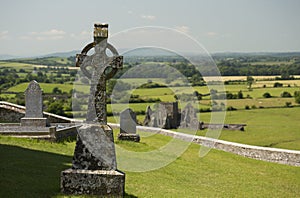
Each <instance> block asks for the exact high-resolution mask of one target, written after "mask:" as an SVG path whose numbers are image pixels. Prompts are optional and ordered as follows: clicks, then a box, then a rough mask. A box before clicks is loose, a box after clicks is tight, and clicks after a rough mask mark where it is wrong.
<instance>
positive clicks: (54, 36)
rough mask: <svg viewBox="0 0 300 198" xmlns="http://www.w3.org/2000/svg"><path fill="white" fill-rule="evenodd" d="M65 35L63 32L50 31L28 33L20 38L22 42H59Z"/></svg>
mask: <svg viewBox="0 0 300 198" xmlns="http://www.w3.org/2000/svg"><path fill="white" fill-rule="evenodd" d="M65 35H66V32H64V31H63V30H57V29H51V30H48V31H43V32H29V33H28V34H26V35H23V36H21V37H20V39H22V40H38V41H44V40H60V39H63V38H64V37H65Z"/></svg>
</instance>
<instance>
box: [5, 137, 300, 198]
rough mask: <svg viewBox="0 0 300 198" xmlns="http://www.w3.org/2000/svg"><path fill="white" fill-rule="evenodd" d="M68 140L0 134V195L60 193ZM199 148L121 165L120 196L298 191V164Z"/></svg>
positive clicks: (152, 140)
mask: <svg viewBox="0 0 300 198" xmlns="http://www.w3.org/2000/svg"><path fill="white" fill-rule="evenodd" d="M169 141H170V137H165V136H162V135H153V136H150V137H143V138H142V140H141V142H140V143H133V142H119V141H116V144H117V146H118V147H122V148H123V149H126V150H131V151H136V152H147V151H150V150H153V149H157V148H159V147H161V146H162V145H164V144H166V143H167V142H169ZM74 146H75V144H74V142H71V143H68V142H65V143H59V144H58V143H50V142H46V141H37V140H28V139H17V138H9V137H4V136H0V147H1V149H0V156H1V160H0V170H1V171H0V177H1V180H0V187H1V189H2V190H1V191H0V197H64V195H62V194H61V193H60V189H59V182H60V172H61V171H62V170H65V169H67V168H70V166H71V164H70V163H71V161H72V155H73V150H74ZM199 149H200V146H199V145H195V144H191V145H190V146H189V148H188V149H187V150H186V151H185V152H184V153H183V155H181V156H180V157H178V158H177V159H176V160H175V161H173V162H172V163H170V164H169V165H167V166H164V167H162V168H160V169H157V170H152V171H148V172H129V171H125V173H126V185H125V191H126V196H125V197H270V196H272V197H299V196H300V190H299V189H300V169H299V168H298V167H292V166H287V165H280V164H275V163H269V162H263V161H257V160H254V159H248V158H244V157H241V156H238V155H234V154H230V153H225V152H222V151H217V150H211V151H210V152H209V153H208V155H206V156H205V157H203V158H200V157H199ZM123 157H124V156H123ZM119 158H120V156H119V155H118V153H117V159H118V161H119ZM123 171H124V170H123ZM70 197H72V196H70ZM79 197H80V196H79Z"/></svg>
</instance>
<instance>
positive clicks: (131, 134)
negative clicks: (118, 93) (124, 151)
mask: <svg viewBox="0 0 300 198" xmlns="http://www.w3.org/2000/svg"><path fill="white" fill-rule="evenodd" d="M118 139H119V140H126V141H134V142H139V141H140V135H139V134H136V114H135V113H134V112H133V111H132V109H130V108H127V109H125V110H124V111H122V112H121V113H120V133H119V135H118Z"/></svg>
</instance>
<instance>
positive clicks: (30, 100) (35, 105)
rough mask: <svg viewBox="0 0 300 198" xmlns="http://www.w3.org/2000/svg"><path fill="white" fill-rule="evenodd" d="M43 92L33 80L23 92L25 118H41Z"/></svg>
mask: <svg viewBox="0 0 300 198" xmlns="http://www.w3.org/2000/svg"><path fill="white" fill-rule="evenodd" d="M42 94H43V91H42V89H41V88H40V85H39V83H38V82H36V81H35V80H33V81H31V82H30V83H29V85H28V87H27V89H26V90H25V106H26V113H25V117H26V118H42V117H43V98H42Z"/></svg>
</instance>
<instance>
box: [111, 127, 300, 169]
mask: <svg viewBox="0 0 300 198" xmlns="http://www.w3.org/2000/svg"><path fill="white" fill-rule="evenodd" d="M109 125H110V126H111V127H112V128H118V127H119V125H118V124H109ZM137 129H138V130H140V131H145V132H151V133H159V134H162V135H167V136H171V137H173V138H177V139H181V140H183V141H189V142H193V143H196V144H200V145H203V146H206V147H209V148H213V149H217V150H222V151H225V152H230V153H234V154H238V155H241V156H244V157H249V158H253V159H258V160H263V161H269V162H276V163H279V164H288V165H292V166H300V151H295V150H287V149H278V148H269V147H260V146H251V145H247V144H239V143H234V142H228V141H224V140H217V139H212V138H208V137H202V136H196V135H195V136H194V135H189V134H184V133H180V132H174V131H170V130H166V129H160V128H155V127H144V126H138V127H137Z"/></svg>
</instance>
